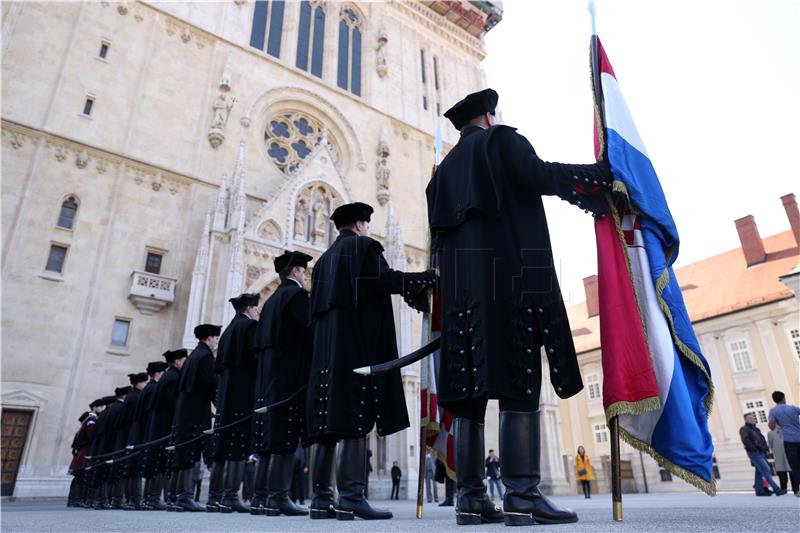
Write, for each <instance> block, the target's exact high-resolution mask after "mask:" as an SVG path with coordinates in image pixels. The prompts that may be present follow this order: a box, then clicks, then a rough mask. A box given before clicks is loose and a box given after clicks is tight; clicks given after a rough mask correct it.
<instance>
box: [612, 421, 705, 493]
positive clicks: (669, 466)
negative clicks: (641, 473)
mask: <svg viewBox="0 0 800 533" xmlns="http://www.w3.org/2000/svg"><path fill="white" fill-rule="evenodd" d="M619 433H620V435H621V436H622V440H624V441H625V442H627V443H628V444H630V445H631V446H633V447H634V448H636V449H637V450H640V451H643V452H645V453H647V454H648V455H649V456H651V457H652V458H653V459H655V460H656V462H657V463H658V465H659V466H660V467H661V468H663V469H665V470H668V471H669V472H670V473H672V474H674V475H676V476H678V477H679V478H681V479H682V480H684V481H685V482H687V483H689V484H690V485H694V486H695V487H697V488H698V489H700V490H702V491H703V492H705V493H706V494H708V495H709V496H714V495H716V494H717V482H716V481H715V480H713V479H712V480H711V481H710V482H709V481H706V480H705V479H703V478H701V477H700V476H698V475H697V474H695V473H693V472H689V471H688V470H686V469H685V468H683V467H680V466H678V465H676V464H675V463H673V462H672V461H670V460H669V459H667V458H666V457H664V456H663V455H661V454H660V453H658V452H657V451H656V450H655V449H653V447H652V446H650V445H649V444H647V443H646V442H644V441H641V440H639V439H637V438H636V437H634V436H633V435H631V434H630V433H628V432H627V431H625V430H624V429H623V428H622V425H620V426H619Z"/></svg>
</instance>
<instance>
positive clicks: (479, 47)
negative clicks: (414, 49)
mask: <svg viewBox="0 0 800 533" xmlns="http://www.w3.org/2000/svg"><path fill="white" fill-rule="evenodd" d="M389 5H390V6H393V7H394V8H396V9H397V10H398V11H400V12H401V13H403V14H405V15H407V16H408V17H410V18H411V19H413V20H414V21H415V22H419V23H420V24H422V25H423V26H425V28H427V29H428V30H430V31H431V32H433V33H435V34H436V35H437V36H439V37H442V38H444V39H445V40H446V41H448V42H449V43H450V44H452V45H454V46H456V47H458V48H461V49H462V50H464V51H466V52H468V53H470V54H472V55H474V56H475V57H476V58H478V60H479V61H483V59H484V58H485V57H486V50H484V47H483V42H482V40H481V39H478V38H476V37H474V36H472V35H471V34H470V33H469V32H467V31H465V30H463V29H462V28H459V27H458V26H456V25H455V24H453V23H452V22H450V21H449V20H447V19H446V18H445V17H443V16H442V15H440V14H438V13H436V12H435V11H433V10H432V9H431V8H430V7H428V6H426V5H425V4H423V3H421V2H417V1H415V0H392V1H391V2H389ZM443 28H444V29H446V30H447V31H446V32H443V31H442V29H443Z"/></svg>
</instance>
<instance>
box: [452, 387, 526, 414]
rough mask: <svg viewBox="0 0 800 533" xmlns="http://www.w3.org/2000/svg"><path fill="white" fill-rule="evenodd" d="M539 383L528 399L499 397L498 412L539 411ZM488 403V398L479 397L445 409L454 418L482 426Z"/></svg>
mask: <svg viewBox="0 0 800 533" xmlns="http://www.w3.org/2000/svg"><path fill="white" fill-rule="evenodd" d="M540 388H541V382H540V383H539V385H538V387H537V388H536V390H535V391H534V394H531V396H530V398H529V399H526V400H516V399H514V398H505V397H500V410H501V411H517V412H520V413H532V412H534V411H538V410H539V389H540ZM487 403H489V397H488V396H481V397H479V398H468V399H466V400H460V401H457V402H449V403H448V404H447V409H448V410H449V411H450V412H451V413H453V416H454V417H456V418H466V419H468V420H472V421H473V422H478V423H480V424H483V422H484V418H485V417H486V404H487Z"/></svg>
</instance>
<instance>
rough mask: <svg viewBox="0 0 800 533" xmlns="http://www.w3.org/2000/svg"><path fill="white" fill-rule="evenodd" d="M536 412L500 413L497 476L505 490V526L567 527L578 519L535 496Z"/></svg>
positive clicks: (538, 445)
mask: <svg viewBox="0 0 800 533" xmlns="http://www.w3.org/2000/svg"><path fill="white" fill-rule="evenodd" d="M539 448H540V433H539V411H535V412H533V413H521V412H517V411H501V412H500V457H502V458H503V467H502V469H501V476H502V478H503V484H504V485H505V486H506V493H505V495H504V496H503V508H504V510H505V522H506V525H507V526H530V525H533V524H534V523H539V524H569V523H571V522H577V521H578V515H576V514H575V513H574V512H572V511H571V510H569V509H560V508H558V507H556V506H555V505H553V504H552V503H551V502H550V501H549V500H548V499H547V498H545V497H544V495H543V494H542V493H541V492H539V481H540V479H541V474H540V471H539Z"/></svg>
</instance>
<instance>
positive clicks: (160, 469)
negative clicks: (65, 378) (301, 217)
mask: <svg viewBox="0 0 800 533" xmlns="http://www.w3.org/2000/svg"><path fill="white" fill-rule="evenodd" d="M372 212H373V209H372V207H371V206H369V205H367V204H363V203H359V202H357V203H353V204H346V205H343V206H340V207H339V208H337V209H336V210H335V211H334V213H333V214H332V215H331V220H333V222H334V223H335V224H336V227H337V229H338V230H339V237H338V238H337V240H336V241H335V242H334V243H333V244H332V245H331V247H330V248H329V249H328V250H327V251H326V252H325V253H324V254H323V255H322V256H321V257H320V258H319V260H318V261H317V263H316V265H315V267H314V272H313V279H312V287H313V290H312V293H311V295H310V297H309V293H308V292H307V291H306V290H305V288H304V287H305V285H306V267H307V265H308V263H309V261H311V259H312V258H311V256H309V255H306V254H304V253H301V252H292V251H286V252H284V253H283V255H281V256H280V257H277V258H276V259H275V261H274V264H275V269H276V271H277V272H278V275H279V277H280V280H281V283H280V285H279V286H278V288H277V289H276V291H275V292H274V293H273V295H272V296H270V298H269V299H268V300H267V301H266V302H265V304H264V306H263V308H262V310H261V311H260V313H259V311H258V308H257V306H258V304H259V299H260V298H259V296H260V295H258V294H242V295H240V296H238V297H236V298H232V299H231V300H230V303H231V304H232V305H233V307H234V309H235V311H236V315H235V316H234V318H233V319H232V321H231V322H230V324H229V325H228V326H227V327H226V328H225V331H224V332H221V327H220V326H215V325H213V324H201V325H199V326H197V327H196V328H195V330H194V333H195V337H196V338H197V340H198V344H197V347H196V348H195V349H194V350H193V351H192V352H191V354H189V353H188V352H187V350H185V349H180V350H170V351H167V352H165V353H164V354H163V357H164V359H165V361H164V362H161V361H156V362H152V363H149V364H148V365H147V369H146V372H142V373H134V374H129V375H128V377H129V380H130V385H129V386H125V387H119V388H117V389H115V391H114V395H113V396H107V397H104V398H100V399H97V400H95V401H93V402H92V403H91V404H90V410H89V411H87V412H86V413H84V414H83V415H81V417H80V419H79V420H80V422H81V428H80V429H79V430H78V432H77V433H76V435H75V438H74V440H73V444H72V448H73V460H72V462H71V464H70V467H69V469H70V473H71V474H72V475H73V476H74V480H73V483H72V486H71V488H70V496H69V501H68V505H72V506H79V507H90V508H93V509H130V510H167V511H190V512H197V511H207V512H222V513H230V512H240V513H247V512H249V513H251V514H266V515H269V516H277V515H280V514H284V515H310V517H311V518H313V519H324V518H337V519H339V520H352V519H354V518H355V517H360V518H364V519H388V518H392V514H391V512H389V511H385V510H379V509H375V508H373V507H372V506H371V505H370V503H369V502H368V501H367V500H366V498H365V495H364V487H365V483H366V476H367V471H366V464H367V449H366V439H365V437H366V435H367V434H368V433H369V432H370V431H371V430H372V428H373V427H375V428H376V429H377V432H378V434H379V435H388V434H391V433H394V432H397V431H400V430H402V429H404V428H406V427H408V426H409V419H408V413H407V411H406V403H405V398H404V394H403V387H402V381H401V378H400V371H399V370H396V371H392V372H389V373H387V374H384V375H379V376H361V375H357V374H354V373H353V372H352V369H354V368H357V367H361V366H365V365H371V364H378V363H381V362H385V361H388V360H391V359H395V358H396V357H397V348H396V346H397V343H396V338H395V330H394V318H393V314H392V302H391V295H392V294H402V295H403V297H404V299H405V301H406V302H407V303H408V304H409V305H410V306H412V307H413V308H415V309H418V310H425V309H426V306H427V301H428V297H427V291H428V290H429V289H430V288H431V287H432V286H433V284H434V281H435V275H434V273H433V272H431V271H428V272H420V273H404V272H398V271H395V270H392V269H391V268H389V266H388V264H387V262H386V260H385V258H384V257H383V253H382V252H383V248H382V247H381V245H380V243H379V242H378V241H375V240H374V239H372V238H370V237H369V236H368V233H369V221H370V217H371V214H372ZM215 350H216V352H217V354H216V357H215V356H214V351H215ZM212 404H213V405H214V406H215V408H216V409H215V412H212ZM256 410H258V411H259V412H258V413H256ZM212 418H213V419H214V424H213V429H212V424H211V422H212ZM298 444H302V445H304V446H312V445H313V446H314V450H313V452H312V455H313V460H312V472H311V481H312V491H313V498H312V501H311V504H310V506H309V508H308V509H306V508H304V507H300V506H298V505H296V504H294V503H293V502H292V501H291V500H290V499H289V489H290V486H291V480H292V474H293V465H294V457H293V454H294V452H295V450H296V448H297V446H298ZM337 444H338V447H339V450H338V461H336V465H335V467H336V468H335V472H336V485H337V489H338V493H339V498H338V501H334V492H333V483H332V474H333V471H334V455H335V453H334V450H335V448H336V446H337ZM251 453H258V454H259V455H261V457H262V460H261V461H259V463H258V464H259V466H258V469H257V471H256V476H255V484H254V494H253V498H252V500H251V502H250V505H249V506H248V505H246V504H245V503H244V502H243V501H242V499H241V498H240V496H239V489H240V487H241V484H242V480H243V476H244V470H245V462H246V459H247V457H248V456H249V455H250V454H251ZM200 460H203V461H204V462H205V463H206V465H207V466H208V468H209V469H210V472H211V474H210V481H209V496H208V501H207V503H206V504H205V505H201V504H199V503H198V502H196V501H195V500H194V483H193V479H194V476H193V471H194V467H195V464H196V463H197V462H198V461H200ZM162 494H163V497H162Z"/></svg>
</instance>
